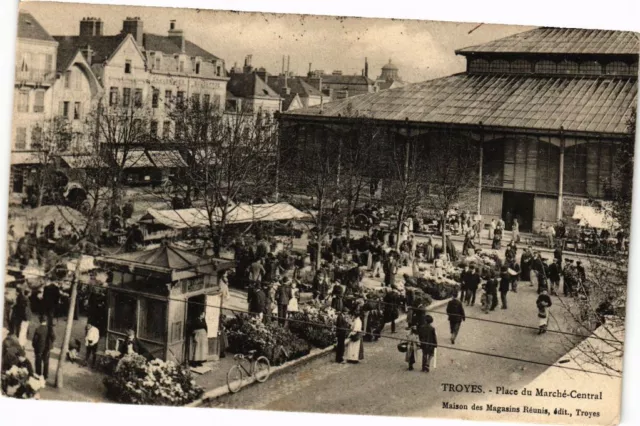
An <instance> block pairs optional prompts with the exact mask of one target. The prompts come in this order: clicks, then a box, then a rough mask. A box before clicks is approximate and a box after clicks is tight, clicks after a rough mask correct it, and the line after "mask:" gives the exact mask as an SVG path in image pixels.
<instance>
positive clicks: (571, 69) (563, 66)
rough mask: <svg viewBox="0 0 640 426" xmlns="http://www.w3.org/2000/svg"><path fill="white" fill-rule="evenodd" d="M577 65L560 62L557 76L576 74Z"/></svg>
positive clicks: (575, 63) (571, 62) (569, 62)
mask: <svg viewBox="0 0 640 426" xmlns="http://www.w3.org/2000/svg"><path fill="white" fill-rule="evenodd" d="M577 73H578V63H577V62H573V61H562V62H560V63H559V64H558V74H577Z"/></svg>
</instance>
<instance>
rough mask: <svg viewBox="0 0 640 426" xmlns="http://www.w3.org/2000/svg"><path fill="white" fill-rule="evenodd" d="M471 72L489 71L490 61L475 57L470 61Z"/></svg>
mask: <svg viewBox="0 0 640 426" xmlns="http://www.w3.org/2000/svg"><path fill="white" fill-rule="evenodd" d="M469 72H489V61H487V60H486V59H474V60H472V61H471V62H469Z"/></svg>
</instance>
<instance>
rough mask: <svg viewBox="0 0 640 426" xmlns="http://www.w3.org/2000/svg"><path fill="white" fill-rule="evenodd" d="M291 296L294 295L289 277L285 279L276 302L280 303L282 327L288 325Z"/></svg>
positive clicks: (279, 310) (279, 319)
mask: <svg viewBox="0 0 640 426" xmlns="http://www.w3.org/2000/svg"><path fill="white" fill-rule="evenodd" d="M291 296H292V293H291V285H290V283H289V277H284V278H283V279H282V284H281V285H280V287H278V291H277V294H276V301H277V303H278V323H279V324H280V325H282V326H284V325H285V324H286V323H287V308H288V306H289V301H290V300H291Z"/></svg>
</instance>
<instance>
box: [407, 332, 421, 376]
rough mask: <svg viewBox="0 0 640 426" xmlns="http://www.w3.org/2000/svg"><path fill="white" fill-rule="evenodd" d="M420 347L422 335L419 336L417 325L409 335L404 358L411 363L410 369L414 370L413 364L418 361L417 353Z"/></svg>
mask: <svg viewBox="0 0 640 426" xmlns="http://www.w3.org/2000/svg"><path fill="white" fill-rule="evenodd" d="M419 348H420V337H419V336H418V329H417V327H411V331H410V332H409V335H408V336H407V353H406V354H405V357H404V360H405V361H406V362H407V364H409V368H408V370H413V364H415V363H416V358H417V356H416V353H417V352H418V349H419Z"/></svg>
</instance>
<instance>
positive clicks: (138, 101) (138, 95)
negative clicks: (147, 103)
mask: <svg viewBox="0 0 640 426" xmlns="http://www.w3.org/2000/svg"><path fill="white" fill-rule="evenodd" d="M133 104H134V105H135V107H136V108H140V107H142V89H136V91H135V93H134V95H133Z"/></svg>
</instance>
